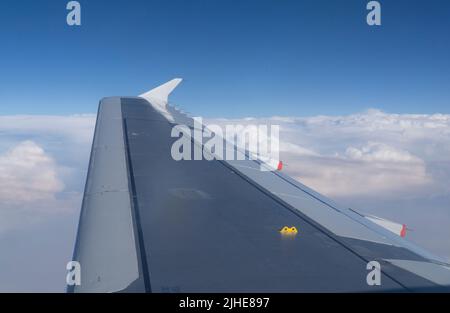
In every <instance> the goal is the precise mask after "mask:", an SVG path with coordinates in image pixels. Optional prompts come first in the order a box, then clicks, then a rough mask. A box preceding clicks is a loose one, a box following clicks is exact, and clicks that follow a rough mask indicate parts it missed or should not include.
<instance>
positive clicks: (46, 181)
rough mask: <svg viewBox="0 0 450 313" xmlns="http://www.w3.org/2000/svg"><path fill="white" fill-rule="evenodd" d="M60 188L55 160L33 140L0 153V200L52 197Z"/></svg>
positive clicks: (62, 185) (62, 187)
mask: <svg viewBox="0 0 450 313" xmlns="http://www.w3.org/2000/svg"><path fill="white" fill-rule="evenodd" d="M63 189H64V183H63V182H62V181H61V180H60V179H59V178H58V174H57V168H56V163H55V161H54V160H53V158H51V157H50V156H49V155H47V154H46V153H45V151H44V150H43V149H42V148H41V147H40V146H38V145H37V144H36V143H34V142H33V141H24V142H21V143H19V144H18V145H17V146H15V147H13V148H12V149H10V150H8V151H7V152H6V153H4V154H2V155H0V202H2V203H21V202H27V203H32V202H34V201H41V200H52V199H54V198H55V194H56V193H57V192H60V191H62V190H63Z"/></svg>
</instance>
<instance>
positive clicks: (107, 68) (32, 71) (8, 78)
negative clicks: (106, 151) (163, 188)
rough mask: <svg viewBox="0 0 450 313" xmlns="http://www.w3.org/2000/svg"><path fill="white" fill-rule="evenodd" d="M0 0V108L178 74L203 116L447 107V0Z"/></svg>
mask: <svg viewBox="0 0 450 313" xmlns="http://www.w3.org/2000/svg"><path fill="white" fill-rule="evenodd" d="M67 2H68V1H64V0H59V1H54V0H52V1H42V0H41V1H31V0H27V1H26V0H24V1H15V0H6V1H2V2H1V4H0V43H1V49H0V74H1V75H0V96H1V97H0V99H1V100H0V115H11V114H73V113H91V112H96V109H97V104H98V100H99V99H100V98H102V97H104V96H109V95H137V94H139V93H141V92H144V91H146V90H147V89H150V88H151V87H153V86H155V85H158V84H159V83H162V82H164V81H166V80H169V79H171V78H173V77H183V78H184V79H185V82H184V85H182V86H181V87H180V88H179V89H178V90H177V91H176V93H175V94H174V95H173V98H172V101H173V102H174V103H176V104H177V105H179V106H181V107H183V108H184V109H186V110H187V111H189V112H192V113H194V114H197V115H200V114H201V115H204V116H209V117H242V116H272V115H284V116H286V115H295V116H305V115H316V114H331V115H333V114H334V115H336V114H349V113H353V112H359V111H363V110H365V109H367V108H378V109H381V110H384V111H387V112H396V113H436V112H439V113H450V88H449V86H450V57H449V56H450V36H449V30H450V2H449V1H446V0H441V1H439V0H433V1H406V0H405V1H404V0H395V1H386V0H385V1H380V2H381V5H382V23H383V25H382V26H381V27H369V26H368V25H367V24H366V14H367V11H366V8H365V6H366V4H367V2H368V1H366V0H345V1H338V0H323V1H317V0H310V1H298V0H272V1H265V0H239V1H237V0H236V1H234V0H213V1H211V0H201V1H200V0H189V1H186V0H184V1H182V0H180V1H172V0H164V1H162V0H161V1H140V0H131V1H125V0H114V1H106V0H90V1H86V0H84V1H83V0H81V1H80V3H81V6H82V26H81V27H69V26H67V25H66V14H67V11H66V8H65V6H66V3H67Z"/></svg>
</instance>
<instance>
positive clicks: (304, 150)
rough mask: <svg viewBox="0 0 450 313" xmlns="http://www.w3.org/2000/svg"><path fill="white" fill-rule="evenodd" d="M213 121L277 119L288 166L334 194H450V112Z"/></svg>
mask: <svg viewBox="0 0 450 313" xmlns="http://www.w3.org/2000/svg"><path fill="white" fill-rule="evenodd" d="M208 122H209V123H219V124H222V125H223V124H227V123H239V124H243V125H248V124H261V123H263V124H265V123H269V124H278V125H280V153H281V157H282V158H283V161H284V163H285V164H286V171H287V172H288V173H289V174H290V175H292V176H294V177H296V178H297V179H298V180H300V181H302V182H303V183H305V184H307V185H309V186H310V187H312V188H314V189H317V190H318V191H320V192H322V193H324V194H326V195H328V196H331V197H360V196H365V197H379V196H383V197H395V198H398V197H411V196H415V197H416V196H417V195H418V193H419V194H420V195H421V196H430V195H437V194H439V195H443V194H448V193H449V191H450V189H449V187H448V184H447V183H446V182H447V181H448V179H449V178H450V175H449V169H450V147H449V145H448V143H449V142H450V115H442V114H434V115H413V114H405V115H399V114H388V113H384V112H381V111H378V110H369V111H367V112H364V113H361V114H354V115H348V116H316V117H305V118H303V117H300V118H285V117H272V118H269V119H254V118H246V119H241V120H224V119H210V120H208Z"/></svg>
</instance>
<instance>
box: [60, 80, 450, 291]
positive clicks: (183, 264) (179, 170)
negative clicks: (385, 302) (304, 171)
mask: <svg viewBox="0 0 450 313" xmlns="http://www.w3.org/2000/svg"><path fill="white" fill-rule="evenodd" d="M180 81H181V80H180V79H175V80H172V81H170V82H168V83H166V84H164V85H162V86H160V87H158V88H155V89H153V90H151V91H149V92H147V93H145V94H143V95H141V96H140V97H110V98H104V99H102V100H101V101H100V104H99V109H98V115H97V122H96V128H95V135H94V140H93V144H92V151H91V157H90V163H89V169H88V175H87V181H86V187H85V191H84V197H83V203H82V208H81V214H80V219H79V227H78V234H77V239H76V244H75V249H74V256H73V260H74V261H77V262H79V264H80V266H81V284H80V285H74V286H69V287H68V291H69V292H347V291H350V292H354V291H355V292H379V291H450V267H449V264H446V263H445V262H443V261H442V260H440V259H439V258H437V257H435V256H433V255H431V254H430V253H428V252H426V251H424V250H422V249H421V248H419V247H417V246H415V245H414V244H412V243H410V242H408V241H407V240H405V239H404V238H402V237H401V236H398V235H397V234H395V232H394V231H392V229H389V227H383V225H384V224H386V223H387V224H389V223H388V222H389V221H385V220H382V219H379V220H381V221H379V220H378V218H376V217H372V216H370V217H369V218H368V217H366V216H364V215H362V214H360V213H358V212H356V211H354V210H351V209H348V208H343V207H341V206H339V205H338V204H336V203H334V202H333V201H331V200H330V199H328V198H326V197H324V196H322V195H320V194H318V193H317V192H315V191H313V190H311V189H310V188H308V187H306V186H304V185H302V184H301V183H299V182H297V181H296V180H294V179H292V178H290V177H289V176H287V175H285V174H284V173H282V172H281V171H277V170H269V171H261V170H260V167H261V161H259V160H251V159H246V160H234V161H227V160H220V159H215V160H211V161H209V160H206V159H202V160H195V161H194V160H180V161H176V160H174V159H173V158H172V156H171V147H172V145H173V143H174V142H175V140H177V139H178V138H175V137H173V136H172V131H173V129H174V126H175V125H177V124H183V125H187V126H188V128H189V129H190V127H192V119H191V118H190V117H188V116H187V115H185V114H183V113H182V112H180V111H179V110H177V109H175V108H173V107H172V106H170V105H168V96H169V94H170V93H171V92H172V91H173V89H174V88H175V87H176V86H177V85H178V83H179V82H180ZM190 140H192V144H193V145H201V143H199V142H196V140H195V138H190ZM200 148H203V147H200ZM236 153H239V151H238V150H236ZM336 183H338V182H336ZM384 221H385V222H384ZM383 223H384V224H383ZM394 226H395V225H394ZM394 226H393V227H394ZM394 228H395V227H394ZM402 229H403V228H402ZM373 261H375V262H378V263H377V264H379V266H380V270H381V272H380V277H381V280H380V283H381V284H371V283H370V282H369V281H368V280H369V279H368V275H369V273H370V272H371V270H372V269H373V267H372V265H373V264H374V263H373ZM370 262H372V263H370ZM371 264H372V265H371Z"/></svg>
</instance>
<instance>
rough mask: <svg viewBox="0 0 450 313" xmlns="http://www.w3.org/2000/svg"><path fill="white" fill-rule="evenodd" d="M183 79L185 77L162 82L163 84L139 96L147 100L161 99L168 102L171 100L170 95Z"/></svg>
mask: <svg viewBox="0 0 450 313" xmlns="http://www.w3.org/2000/svg"><path fill="white" fill-rule="evenodd" d="M182 80H183V79H181V78H174V79H172V80H171V81H168V82H167V83H165V84H162V85H161V86H158V87H156V88H154V89H152V90H150V91H147V92H146V93H143V94H142V95H140V96H139V97H141V98H145V99H147V100H159V101H161V102H163V103H164V104H167V103H168V101H169V95H170V94H171V93H172V91H173V90H174V89H175V88H176V87H177V86H178V84H179V83H181V81H182Z"/></svg>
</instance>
